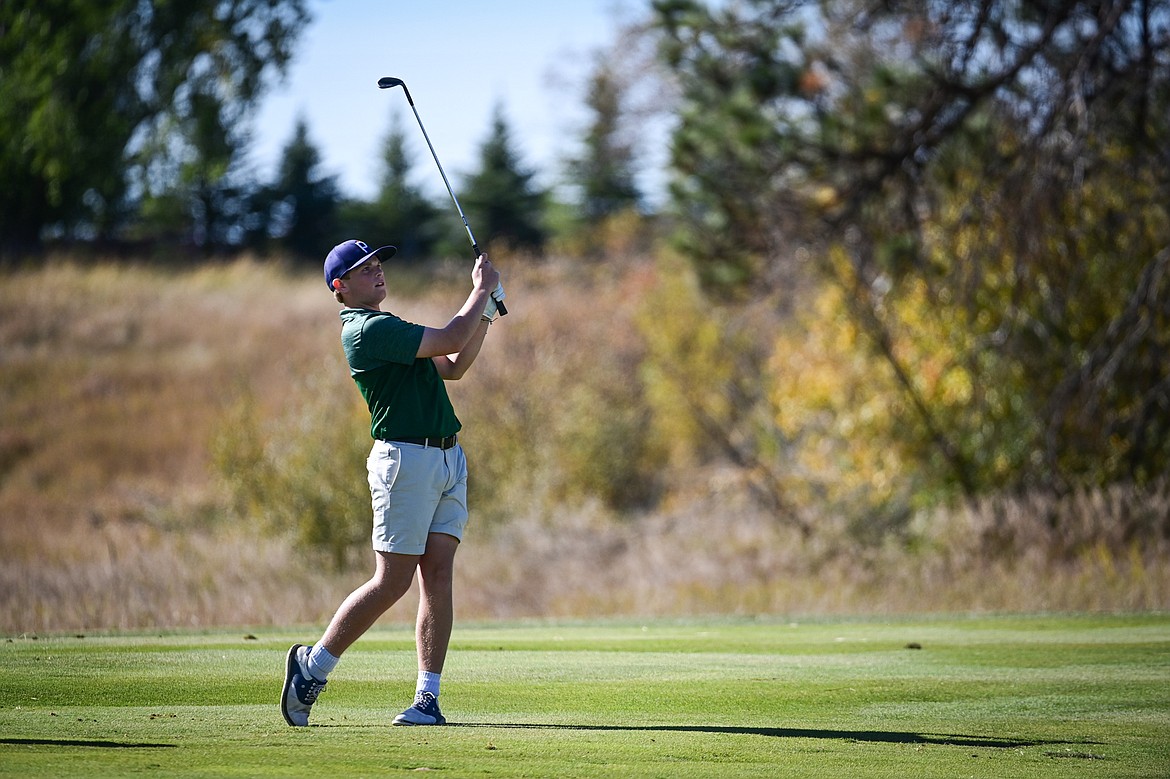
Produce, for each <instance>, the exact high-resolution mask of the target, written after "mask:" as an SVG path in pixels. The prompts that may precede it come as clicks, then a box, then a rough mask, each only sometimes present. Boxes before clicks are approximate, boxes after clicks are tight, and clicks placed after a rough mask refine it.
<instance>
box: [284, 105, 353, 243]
mask: <svg viewBox="0 0 1170 779" xmlns="http://www.w3.org/2000/svg"><path fill="white" fill-rule="evenodd" d="M320 167H321V154H320V152H319V151H318V150H317V148H316V147H315V146H314V145H313V143H312V140H311V139H310V138H309V128H308V125H307V124H306V122H305V120H304V119H303V118H300V119H298V120H297V123H296V126H295V127H294V129H293V136H292V138H291V139H290V140H289V142H288V144H287V145H285V147H284V151H283V153H282V154H281V159H280V170H279V172H278V174H277V180H276V184H275V186H274V187H273V190H272V199H273V200H274V201H275V202H274V204H273V208H274V210H275V214H274V220H273V224H272V226H271V230H272V232H273V233H274V234H275V235H276V236H277V238H278V239H279V241H280V245H281V246H282V248H283V249H284V250H285V251H286V252H287V253H289V254H291V255H292V256H294V257H300V258H306V259H308V260H312V261H315V262H319V261H320V259H321V257H322V256H323V255H324V254H325V252H326V251H327V250H328V247H330V246H333V245H334V244H335V243H337V242H338V241H339V240H340V239H338V238H337V205H338V201H339V200H340V193H339V191H338V187H337V181H336V177H335V176H327V175H324V174H322V173H321V170H320Z"/></svg>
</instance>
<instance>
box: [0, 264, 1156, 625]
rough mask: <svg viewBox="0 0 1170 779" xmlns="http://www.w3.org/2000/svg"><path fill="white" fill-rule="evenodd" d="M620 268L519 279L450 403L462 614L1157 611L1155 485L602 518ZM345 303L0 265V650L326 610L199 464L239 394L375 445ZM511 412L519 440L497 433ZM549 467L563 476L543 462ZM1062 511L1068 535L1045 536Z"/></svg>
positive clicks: (174, 276) (672, 495)
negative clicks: (927, 507)
mask: <svg viewBox="0 0 1170 779" xmlns="http://www.w3.org/2000/svg"><path fill="white" fill-rule="evenodd" d="M609 271H610V273H611V275H602V274H593V273H590V272H588V271H586V270H583V269H581V268H576V267H573V266H570V265H564V266H560V265H557V264H555V263H544V264H539V265H537V264H532V265H528V266H520V267H517V268H516V269H513V270H512V271H511V272H510V274H509V302H510V303H512V306H511V309H512V311H513V313H512V314H510V315H509V316H508V318H507V319H506V320H504V321H503V322H501V323H500V324H499V325H497V326H494V327H493V328H492V331H491V334H490V338H489V342H488V344H487V345H486V347H485V350H484V353H483V356H482V357H481V361H480V363H479V364H477V366H476V369H475V370H474V371H473V373H472V374H470V375H469V376H468V377H467V378H466V379H465V380H464V381H462V382H459V383H458V384H456V385H454V386H452V388H451V390H452V395H453V397H454V399H455V402H456V406H457V408H459V410H460V415H461V417H462V418H463V420H464V422H465V424H466V430H467V435H466V436H465V440H466V441H467V447H468V450H469V457H470V458H471V461H472V468H473V472H474V473H473V480H475V479H476V478H479V479H480V480H481V486H480V487H479V488H478V489H479V494H480V495H481V497H483V498H484V503H485V508H484V510H482V511H478V512H476V513H475V515H474V516H473V525H472V526H471V528H470V530H469V537H468V539H467V541H466V542H465V544H464V549H463V550H462V551H461V552H460V570H459V581H458V586H459V591H460V599H459V600H460V604H459V605H460V617H461V618H464V619H477V618H496V617H519V616H570V615H572V616H581V615H602V614H604V615H674V614H693V613H710V612H734V613H743V614H754V613H786V614H818V613H858V612H866V613H898V612H930V611H951V612H953V611H968V610H980V611H985V610H995V611H1003V610H1025V611H1039V610H1085V609H1089V610H1148V609H1159V610H1165V609H1168V608H1170V554H1168V552H1170V540H1168V539H1167V532H1168V531H1167V528H1170V524H1168V520H1167V517H1170V486H1168V485H1167V484H1166V483H1162V484H1161V485H1160V486H1158V487H1157V488H1156V489H1153V490H1150V491H1145V492H1140V493H1139V492H1138V491H1136V490H1133V489H1127V488H1125V487H1118V488H1116V489H1114V490H1110V491H1101V492H1097V493H1086V494H1083V495H1076V496H1072V497H1070V498H1068V499H1066V500H1065V501H1063V502H1060V503H1057V502H1054V501H1052V500H1050V499H1039V498H1032V497H1029V496H1022V497H1017V498H997V499H989V500H988V501H986V502H984V503H982V504H979V505H970V506H959V507H950V508H938V509H936V510H934V511H932V512H923V513H921V514H920V515H918V516H917V517H916V519H915V521H914V523H912V525H911V528H910V531H909V535H908V536H907V537H904V538H902V539H901V540H900V541H899V543H897V544H893V543H891V544H889V545H887V546H882V547H877V548H871V547H865V546H862V545H860V544H859V543H858V542H856V541H852V540H850V539H849V538H848V537H846V536H845V535H843V534H841V533H838V532H835V531H832V530H830V529H829V528H832V527H834V526H835V523H834V522H833V521H832V520H831V518H826V521H825V523H824V527H825V528H826V530H825V532H823V533H819V534H814V535H812V536H811V537H807V538H806V537H804V536H802V535H800V534H799V533H797V532H796V531H794V530H793V529H791V528H790V527H788V526H786V525H784V524H781V523H778V522H777V521H776V520H775V518H773V517H771V516H769V515H768V514H767V513H766V512H764V511H762V510H761V509H760V508H759V507H758V505H757V504H755V503H754V502H753V501H752V500H751V499H750V491H749V490H748V489H747V487H746V484H747V479H748V478H749V475H747V474H743V473H739V472H738V471H736V470H735V469H733V468H728V467H716V466H708V467H697V466H696V467H694V468H692V469H688V470H686V471H685V472H684V471H679V472H676V473H670V474H667V475H666V478H665V479H664V484H665V485H666V486H663V487H660V488H661V489H665V490H667V494H665V495H660V496H659V499H658V500H657V501H654V502H651V503H647V504H646V505H648V506H653V508H644V509H641V510H630V511H627V512H626V513H624V514H616V513H614V512H612V511H610V510H606V509H603V508H602V507H601V506H600V504H599V503H598V502H597V501H591V500H590V498H589V495H590V490H591V489H592V487H591V486H590V485H594V484H603V483H604V484H609V483H610V481H607V480H611V479H612V476H613V474H612V472H608V471H606V470H605V467H609V466H611V465H612V462H616V463H617V464H618V465H619V466H620V467H621V468H622V469H625V470H630V469H636V468H637V467H639V466H638V462H637V459H636V458H630V457H629V454H628V451H627V450H628V447H626V446H623V439H622V436H626V435H629V434H630V433H631V431H633V432H634V433H636V432H637V430H636V427H635V426H636V424H637V420H636V419H624V418H622V417H621V414H615V415H613V417H614V419H616V420H617V421H616V422H615V421H614V419H606V420H601V419H595V418H592V417H590V416H589V413H588V411H589V409H595V408H597V407H598V406H599V405H601V406H603V407H604V406H606V405H607V404H608V406H609V407H611V408H615V409H617V408H618V407H620V406H621V404H622V403H623V402H624V399H625V398H626V395H625V394H624V393H626V392H627V391H628V390H627V389H626V387H627V385H628V384H629V378H628V377H629V376H630V375H631V372H632V371H634V370H635V369H636V368H637V365H638V361H639V360H640V358H641V351H642V348H643V347H642V344H641V342H640V340H639V338H638V336H637V332H636V327H635V326H634V321H635V319H636V317H637V316H638V312H639V311H640V310H644V306H645V302H646V295H647V294H648V291H649V290H650V289H652V288H653V283H654V278H655V275H656V273H657V271H656V269H655V268H654V267H653V265H652V264H650V263H647V262H639V261H637V260H636V259H634V258H631V259H627V260H626V262H625V264H624V265H623V266H622V267H621V268H620V269H615V268H614V267H613V266H609ZM392 283H393V285H394V286H395V287H396V289H395V293H392V299H395V304H396V306H397V307H398V308H399V309H401V311H402V313H404V314H405V315H407V316H408V317H409V318H413V319H416V320H417V321H422V322H425V323H430V324H441V323H442V322H443V321H444V319H445V317H446V316H448V315H449V314H450V313H451V312H452V311H453V310H454V308H455V307H456V306H457V304H458V302H459V301H461V300H462V295H463V291H464V290H465V289H466V287H467V279H466V271H465V269H463V268H459V269H457V270H450V269H445V268H441V269H439V270H437V271H430V272H427V273H423V272H413V273H407V274H399V275H397V276H395V277H394V278H393V280H392ZM397 293H401V294H402V295H403V296H404V297H402V298H397ZM336 310H337V306H336V304H335V303H334V301H333V300H332V298H331V297H330V296H329V294H328V293H327V291H326V290H325V289H324V288H323V287H322V285H321V283H320V281H319V279H318V274H317V273H316V272H315V270H313V271H312V272H310V270H308V269H307V270H305V271H304V272H303V273H301V272H296V273H292V272H289V271H287V270H285V269H282V268H280V267H278V266H276V265H270V264H260V263H255V262H249V261H240V262H236V263H232V264H226V265H213V266H207V267H201V268H195V269H190V270H168V269H160V268H157V267H127V266H125V265H122V266H115V265H107V264H96V265H91V264H84V263H74V262H69V261H67V260H61V261H57V262H54V263H52V264H51V265H49V266H48V267H46V268H44V269H41V270H28V271H20V272H11V271H10V272H6V273H4V274H3V275H0V368H2V373H0V561H2V568H0V632H3V633H7V634H14V633H23V632H34V631H36V632H40V631H78V630H94V629H106V628H141V627H165V626H210V625H271V624H290V623H313V624H319V623H321V622H323V621H324V620H326V619H327V618H328V617H329V615H330V614H331V613H332V610H333V609H334V608H335V607H336V605H337V603H338V602H339V601H340V599H341V597H343V596H344V595H345V594H346V593H348V592H349V591H350V589H352V588H353V587H354V586H355V585H356V584H357V583H358V582H359V581H361V580H362V579H363V578H364V576H365V572H364V571H363V570H355V571H348V572H335V571H334V570H333V569H331V568H330V567H329V566H327V565H323V564H314V563H313V562H312V561H311V560H309V559H307V558H305V557H304V556H303V555H301V554H298V552H297V550H296V549H295V548H294V546H293V544H292V542H291V540H290V539H289V538H288V537H286V536H274V535H272V534H271V533H270V532H265V531H264V529H263V528H261V527H260V526H258V525H256V526H253V525H240V524H238V523H237V522H236V521H235V520H233V519H232V516H233V515H232V514H231V512H230V511H229V510H228V506H229V503H230V501H229V500H228V497H229V496H228V495H226V494H225V493H224V484H223V481H222V479H221V478H220V476H219V475H218V474H217V473H216V472H215V469H214V467H213V464H212V461H211V460H212V455H211V449H212V443H213V441H214V440H217V438H222V436H223V433H224V426H225V425H226V424H230V420H231V419H232V412H233V409H235V408H237V407H238V405H239V403H240V401H241V399H244V398H247V399H250V402H251V403H252V404H253V405H254V407H255V408H254V412H255V413H256V414H258V415H259V416H261V417H263V418H271V419H281V418H283V416H282V415H287V414H288V413H289V412H290V411H293V410H295V409H297V408H298V407H300V406H304V405H306V404H309V403H317V402H320V397H321V395H322V393H324V395H326V396H330V397H335V398H336V403H337V404H338V405H337V408H338V415H337V420H338V421H337V424H341V425H347V426H351V427H352V428H353V435H355V436H363V435H365V432H364V430H363V428H362V424H363V423H362V421H361V403H360V398H359V397H358V395H357V392H356V390H355V389H354V387H353V386H352V383H351V382H350V381H349V379H348V377H347V375H346V373H345V367H344V361H343V358H342V356H341V353H340V347H339V345H338V342H337V332H338V323H337V315H336ZM396 310H397V309H396ZM585 376H589V377H590V379H591V381H589V382H585V381H583V380H582V378H583V377H585ZM582 393H583V394H582ZM619 410H620V409H619ZM577 412H580V413H577ZM519 416H524V418H525V419H526V420H527V421H526V422H525V424H526V425H527V427H524V428H523V429H525V430H529V431H530V432H529V435H530V437H529V438H527V439H526V440H525V441H522V442H515V441H511V442H501V441H499V440H497V439H494V438H493V433H494V432H495V431H496V430H498V429H517V426H516V424H514V420H515V418H517V417H519ZM598 430H600V431H601V432H600V433H598V432H597V431H598ZM542 431H543V432H546V433H547V435H543V436H542ZM554 433H555V435H554ZM549 441H569V442H572V448H573V449H574V451H571V452H563V453H562V452H556V451H551V450H550V449H549V448H548V442H549ZM616 449H621V450H622V451H621V452H618V453H615V454H613V457H612V462H610V460H611V458H598V457H597V455H596V453H597V452H598V451H602V452H611V453H612V452H615V450H616ZM623 453H624V454H623ZM561 456H563V457H565V458H567V459H568V461H569V466H568V467H569V469H570V471H571V472H572V473H573V474H574V479H575V480H574V482H573V483H571V484H570V483H565V482H564V478H563V475H557V474H559V473H561V472H557V473H553V472H552V470H550V460H551V458H555V457H561ZM623 457H625V458H626V459H623ZM602 459H604V460H605V462H600V460H602ZM599 469H600V470H599ZM354 470H355V472H354V474H353V476H354V479H355V480H357V481H358V482H359V484H360V483H364V474H362V473H361V472H360V463H358V464H356V466H355V469H354ZM476 474H478V476H476ZM489 479H490V480H491V482H492V484H491V485H490V486H491V488H492V489H491V490H488V489H487V488H486V487H483V486H482V482H483V481H484V480H489ZM558 479H560V482H558ZM582 485H585V486H584V487H583V486H582ZM475 489H477V488H476V486H475V485H474V484H473V490H475ZM623 489H633V488H632V487H631V486H630V485H626V487H624V488H623ZM626 497H630V496H626ZM645 497H646V496H641V495H638V494H633V495H632V498H631V499H643V498H645ZM474 501H475V497H474V493H473V502H474ZM473 512H475V506H474V505H473ZM1054 516H1059V517H1061V518H1062V521H1061V527H1062V528H1066V529H1067V528H1069V527H1072V528H1076V529H1077V531H1076V532H1075V533H1072V534H1069V533H1068V532H1064V531H1062V532H1061V533H1059V534H1057V533H1055V532H1054V531H1052V527H1053V523H1052V522H1050V521H1049V520H1050V518H1052V517H1054ZM1143 523H1145V524H1143ZM413 605H414V603H413V601H412V600H411V599H407V601H406V602H404V603H402V604H399V605H398V606H396V607H395V609H394V610H392V612H391V613H390V614H389V615H388V616H387V618H386V619H387V620H391V621H393V620H401V621H407V620H409V619H410V618H411V613H412V610H413Z"/></svg>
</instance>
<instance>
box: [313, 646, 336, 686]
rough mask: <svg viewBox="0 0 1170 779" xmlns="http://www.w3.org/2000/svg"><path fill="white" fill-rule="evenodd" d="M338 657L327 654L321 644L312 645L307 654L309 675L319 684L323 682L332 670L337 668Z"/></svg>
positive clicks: (327, 651) (326, 650)
mask: <svg viewBox="0 0 1170 779" xmlns="http://www.w3.org/2000/svg"><path fill="white" fill-rule="evenodd" d="M340 659H341V658H339V657H334V656H333V655H331V654H329V650H328V649H326V648H325V647H324V646H322V645H321V644H314V645H313V649H312V651H310V652H309V664H308V665H309V667H308V669H307V670H308V671H309V674H310V675H311V676H312V677H313V678H314V679H316V680H317V681H319V682H323V681H325V680H326V679H327V678H328V677H329V674H331V673H333V669H334V668H336V667H337V661H338V660H340Z"/></svg>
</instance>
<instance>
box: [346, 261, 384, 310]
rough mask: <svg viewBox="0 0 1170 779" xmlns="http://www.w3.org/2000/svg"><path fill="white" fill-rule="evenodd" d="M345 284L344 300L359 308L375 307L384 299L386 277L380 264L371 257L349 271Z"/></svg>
mask: <svg viewBox="0 0 1170 779" xmlns="http://www.w3.org/2000/svg"><path fill="white" fill-rule="evenodd" d="M347 275H348V276H349V278H348V279H347V280H345V282H346V287H347V291H346V296H345V298H346V300H347V301H348V302H350V303H353V304H356V305H359V306H376V305H378V304H379V303H381V302H382V301H383V300H384V299H385V298H386V277H385V276H383V275H382V262H381V261H380V260H379V259H378V258H377V257H371V258H370V259H369V260H367V261H366V262H363V263H362V264H361V265H359V266H358V267H356V268H354V269H353V270H351V271H350V272H349V273H348V274H347Z"/></svg>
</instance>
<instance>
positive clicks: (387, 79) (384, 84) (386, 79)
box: [378, 76, 508, 316]
mask: <svg viewBox="0 0 1170 779" xmlns="http://www.w3.org/2000/svg"><path fill="white" fill-rule="evenodd" d="M393 87H402V91H403V92H404V93H405V94H406V102H408V103H410V110H411V111H414V118H415V120H416V121H417V122H418V129H420V130H422V134H423V138H425V139H426V142H427V147H428V148H429V149H430V150H431V156H432V157H434V158H435V165H436V166H437V167H438V168H439V175H440V176H442V177H443V183H444V184H446V185H447V193H448V194H449V195H451V202H452V203H454V204H455V210H456V211H458V212H459V218H460V219H462V220H463V226H464V227H465V228H466V229H467V239H468V240H469V241H471V248H472V250H473V251H474V252H475V257H476V259H479V255H480V254H481V252H480V250H479V244H478V243H476V240H475V234H474V233H472V232H471V225H469V224H468V223H467V216H466V215H464V213H463V209H462V208H461V207H460V205H459V198H457V197H455V190H453V189H451V182H450V181H448V180H447V174H446V173H444V172H443V164H442V163H441V162H439V155H438V154H436V153H435V146H434V144H432V143H431V136H429V135H427V128H426V127H423V122H422V117H420V116H419V115H418V109H417V108H415V107H414V98H412V97H411V96H410V90H409V89H407V88H406V82H405V81H403V80H402V79H400V78H394V77H393V76H383V77H382V78H380V79H378V88H379V89H391V88H393ZM496 311H498V312H499V314H500V316H504V315H505V314H507V313H508V309H506V308H504V303H503V301H501V300H497V301H496Z"/></svg>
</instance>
